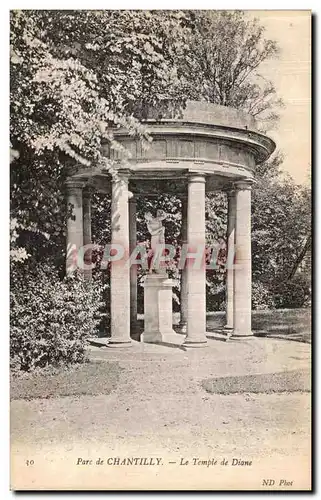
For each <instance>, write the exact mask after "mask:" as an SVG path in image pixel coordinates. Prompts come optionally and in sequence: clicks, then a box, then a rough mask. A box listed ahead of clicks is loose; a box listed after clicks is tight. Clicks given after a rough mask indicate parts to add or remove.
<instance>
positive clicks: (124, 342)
mask: <svg viewBox="0 0 321 500" xmlns="http://www.w3.org/2000/svg"><path fill="white" fill-rule="evenodd" d="M132 345H133V344H132V341H131V339H112V338H111V339H109V342H108V343H107V347H109V348H110V349H116V348H119V349H124V348H128V347H132Z"/></svg>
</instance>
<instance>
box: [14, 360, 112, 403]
mask: <svg viewBox="0 0 321 500" xmlns="http://www.w3.org/2000/svg"><path fill="white" fill-rule="evenodd" d="M120 372H121V368H120V366H119V364H118V363H117V362H109V361H108V362H105V361H103V362H102V361H90V362H88V363H84V364H82V365H76V366H74V367H72V368H69V369H67V368H65V369H64V368H59V369H56V370H51V371H50V372H44V373H24V374H23V375H21V376H12V377H11V382H10V397H11V399H27V400H30V399H36V398H57V397H61V396H81V395H85V394H89V395H91V396H95V395H98V394H110V392H111V391H113V390H114V389H115V388H116V387H117V384H118V380H119V375H120Z"/></svg>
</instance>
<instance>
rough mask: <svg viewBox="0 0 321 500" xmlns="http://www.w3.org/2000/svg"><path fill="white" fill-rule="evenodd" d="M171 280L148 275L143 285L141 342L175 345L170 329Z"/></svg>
mask: <svg viewBox="0 0 321 500" xmlns="http://www.w3.org/2000/svg"><path fill="white" fill-rule="evenodd" d="M172 287H173V282H172V280H170V279H168V277H167V275H166V274H149V275H148V276H146V279H145V283H144V332H143V334H142V336H141V342H146V343H164V342H169V343H177V341H178V340H179V338H180V337H179V335H177V334H176V333H175V332H174V330H173V327H172V316H173V314H172Z"/></svg>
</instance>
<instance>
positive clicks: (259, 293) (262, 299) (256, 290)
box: [252, 281, 275, 310]
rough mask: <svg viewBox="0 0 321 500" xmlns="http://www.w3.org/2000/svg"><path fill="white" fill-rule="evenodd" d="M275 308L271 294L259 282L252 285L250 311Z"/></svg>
mask: <svg viewBox="0 0 321 500" xmlns="http://www.w3.org/2000/svg"><path fill="white" fill-rule="evenodd" d="M274 307H275V304H274V301H273V297H272V294H271V292H270V290H269V289H268V288H266V286H265V285H264V284H263V283H261V282H260V281H254V282H253V283H252V309H254V310H265V309H273V308H274Z"/></svg>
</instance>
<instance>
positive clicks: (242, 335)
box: [231, 331, 254, 340]
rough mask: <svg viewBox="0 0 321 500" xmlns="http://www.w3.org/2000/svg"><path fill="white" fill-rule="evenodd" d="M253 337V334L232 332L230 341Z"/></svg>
mask: <svg viewBox="0 0 321 500" xmlns="http://www.w3.org/2000/svg"><path fill="white" fill-rule="evenodd" d="M253 336H254V334H253V332H248V333H243V332H235V331H232V334H231V339H232V340H242V339H248V338H252V337H253Z"/></svg>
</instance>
